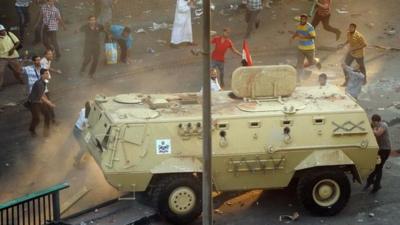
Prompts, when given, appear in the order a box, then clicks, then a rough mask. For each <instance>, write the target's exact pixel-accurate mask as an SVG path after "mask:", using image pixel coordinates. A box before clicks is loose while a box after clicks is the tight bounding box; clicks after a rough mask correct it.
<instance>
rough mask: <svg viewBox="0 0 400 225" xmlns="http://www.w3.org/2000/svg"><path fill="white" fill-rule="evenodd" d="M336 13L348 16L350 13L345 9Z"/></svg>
mask: <svg viewBox="0 0 400 225" xmlns="http://www.w3.org/2000/svg"><path fill="white" fill-rule="evenodd" d="M336 12H337V13H339V14H347V13H349V11H347V10H344V9H336Z"/></svg>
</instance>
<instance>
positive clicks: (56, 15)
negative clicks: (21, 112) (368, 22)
mask: <svg viewBox="0 0 400 225" xmlns="http://www.w3.org/2000/svg"><path fill="white" fill-rule="evenodd" d="M93 1H94V15H90V16H88V17H87V22H86V23H85V24H84V25H82V26H81V27H80V28H78V29H76V30H75V32H76V33H83V34H84V43H83V60H82V64H81V68H80V73H81V75H82V76H83V75H84V74H85V71H86V68H87V67H88V66H89V65H90V66H89V67H90V68H89V72H88V75H89V77H91V78H93V77H94V76H95V73H96V70H97V66H98V64H99V61H100V56H101V55H102V54H101V52H102V45H104V44H105V43H109V42H114V43H116V44H117V45H118V46H119V51H120V54H119V55H120V58H119V60H118V61H119V62H121V63H126V64H129V63H130V60H129V54H128V53H129V51H128V50H129V49H131V48H132V46H133V38H132V34H131V33H132V31H131V29H130V28H129V27H128V26H124V25H120V24H113V21H112V13H113V10H112V9H113V5H114V4H116V3H117V2H118V0H93ZM242 3H243V7H244V8H245V10H246V13H245V21H246V23H247V28H246V30H245V32H244V33H245V34H244V37H243V39H244V45H245V44H246V45H247V42H246V40H248V39H249V38H251V37H252V35H253V34H254V33H255V32H256V30H257V29H259V28H260V22H261V20H260V13H261V12H262V10H263V8H265V7H270V5H269V4H270V2H269V1H267V0H266V1H263V0H242ZM32 4H38V5H39V6H40V7H39V15H38V16H37V20H36V21H35V22H32V23H31V21H32V20H31V15H30V9H29V8H30V6H31V5H32ZM57 4H58V1H57V0H15V9H16V14H17V16H18V25H19V33H18V34H14V33H13V32H11V31H7V29H6V27H4V26H3V25H0V71H1V73H0V90H1V88H2V86H3V80H4V70H5V68H6V67H8V68H10V69H11V71H12V73H13V75H14V77H15V78H16V79H17V80H18V82H19V83H21V84H25V83H26V86H27V91H28V93H29V95H28V97H27V101H26V103H25V104H24V105H25V106H26V107H28V108H29V109H30V111H31V114H32V121H31V124H30V127H29V131H30V132H31V134H32V136H36V127H37V125H38V124H39V121H40V115H42V116H43V118H44V135H45V136H47V135H49V128H50V126H51V124H57V120H56V116H55V111H54V108H55V107H56V105H55V104H54V103H53V102H52V101H51V97H50V96H51V95H50V93H51V92H50V90H49V82H50V80H51V78H52V75H54V74H62V71H61V70H59V69H55V68H53V67H52V65H51V64H52V61H54V60H55V61H58V60H60V59H61V58H62V54H61V51H60V47H59V43H58V36H59V35H58V33H59V31H60V29H63V30H66V29H67V27H66V25H65V23H64V20H63V16H62V12H61V11H60V9H59V7H58V5H57ZM194 4H195V2H194V1H193V0H176V9H175V17H174V22H173V28H172V32H171V41H170V43H171V46H172V47H174V48H175V47H177V46H179V45H181V44H182V43H187V44H188V45H195V43H194V41H193V31H192V21H191V10H192V9H193V8H194ZM331 5H332V1H331V0H317V1H315V9H313V12H314V13H313V15H312V20H311V23H310V22H309V19H310V15H308V14H302V15H300V16H299V17H298V21H299V22H298V24H297V26H296V29H295V31H293V32H291V34H292V36H291V38H290V40H291V41H297V63H296V65H295V67H296V69H297V74H298V81H299V82H300V81H301V79H302V77H303V76H304V69H305V68H306V67H310V66H316V67H317V68H318V69H319V70H321V69H322V65H321V62H320V60H319V59H318V58H316V56H315V55H316V46H315V40H316V39H317V35H316V31H315V27H316V26H318V25H319V23H322V25H323V28H324V29H325V30H326V31H328V32H331V33H333V34H335V38H336V41H339V40H340V37H341V35H342V32H341V31H340V30H339V29H338V28H335V27H333V26H332V25H331V21H330V20H331ZM29 25H32V28H33V30H34V40H33V43H34V44H37V43H38V42H41V43H42V45H43V54H42V55H39V54H35V55H33V56H32V57H31V61H32V62H31V64H30V65H27V66H22V65H21V62H20V61H19V58H20V54H19V52H18V51H19V50H20V49H21V48H22V47H24V48H26V47H25V46H27V44H26V33H27V32H26V30H27V28H28V26H29ZM230 33H231V29H230V28H228V27H226V28H224V29H223V31H222V32H221V34H220V35H214V36H213V37H212V38H211V44H212V45H214V49H213V51H212V53H211V65H210V66H211V70H210V78H211V79H210V82H211V89H212V91H220V90H222V89H223V88H224V87H225V79H224V64H225V55H226V53H227V52H228V50H229V49H230V50H231V52H232V53H233V54H235V55H237V56H238V57H239V58H240V60H241V62H242V65H244V66H250V65H251V64H252V62H250V60H249V59H248V54H247V56H246V57H244V56H243V55H244V53H243V52H241V51H239V50H238V49H237V48H236V47H235V46H234V44H233V41H232V40H231V37H230ZM346 45H348V46H349V47H348V48H349V51H348V52H347V54H346V56H345V60H344V62H343V63H342V69H343V74H344V83H343V85H342V86H344V87H345V89H346V92H347V93H349V94H350V95H351V96H352V97H354V98H355V99H357V98H358V95H359V94H360V92H361V88H362V85H365V84H366V83H367V79H366V78H367V77H366V75H367V71H366V67H365V62H364V49H365V47H366V46H367V43H366V40H365V38H364V36H363V35H362V34H361V33H360V32H359V31H358V30H357V25H356V24H354V23H350V24H349V27H348V30H347V37H346V41H345V42H344V43H342V44H339V45H338V46H337V47H338V48H343V47H345V46H346ZM247 53H248V52H247ZM353 61H356V63H357V65H358V67H356V68H354V67H352V66H351V65H352V63H353ZM327 78H328V76H327V75H326V74H325V73H321V74H320V75H319V77H318V80H319V83H320V85H322V86H324V85H326V84H327ZM372 120H373V121H378V118H377V117H376V116H375V117H373V118H372ZM378 122H381V121H380V118H379V121H378ZM375 126H377V127H379V129H380V130H381V129H386V131H385V132H386V133H387V127H385V126H384V125H381V123H376V124H375ZM382 127H383V128H382ZM374 133H375V134H376V135H377V136H379V135H378V134H380V133H382V132H381V131H379V132H378V131H377V132H375V130H374ZM384 143H387V141H384ZM381 148H382V149H383V150H387V149H386V148H387V146H386V145H385V146H383V147H382V146H381ZM381 157H382V158H385V155H382V156H381ZM377 170H378V171H377V172H376V173H375V174H376V180H380V176H381V175H380V172H379V168H378V169H377ZM380 170H381V169H380ZM368 182H369V183H368V184H369V185H370V184H373V183H374V185H375V186H374V190H378V189H379V182H376V181H373V178H371V179H370V180H369V181H368Z"/></svg>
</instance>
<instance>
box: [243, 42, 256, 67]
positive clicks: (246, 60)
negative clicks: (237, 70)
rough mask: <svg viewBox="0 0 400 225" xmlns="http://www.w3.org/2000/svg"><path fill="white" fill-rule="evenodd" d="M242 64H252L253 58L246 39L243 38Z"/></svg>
mask: <svg viewBox="0 0 400 225" xmlns="http://www.w3.org/2000/svg"><path fill="white" fill-rule="evenodd" d="M242 65H243V66H252V65H253V60H252V59H251V55H250V51H249V45H248V44H247V40H243V50H242Z"/></svg>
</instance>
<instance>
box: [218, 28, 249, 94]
mask: <svg viewBox="0 0 400 225" xmlns="http://www.w3.org/2000/svg"><path fill="white" fill-rule="evenodd" d="M230 32H231V30H230V29H229V28H224V32H223V34H222V36H219V35H217V36H215V37H213V39H212V40H211V43H212V44H214V45H215V48H214V51H213V52H212V55H211V68H217V69H218V70H219V74H220V79H219V80H220V83H221V86H222V87H224V62H225V53H226V51H227V50H228V49H231V51H232V52H234V53H235V54H236V55H238V56H240V57H242V54H241V53H240V52H239V51H238V50H237V49H236V48H235V46H233V43H232V40H231V39H230V38H229V34H230Z"/></svg>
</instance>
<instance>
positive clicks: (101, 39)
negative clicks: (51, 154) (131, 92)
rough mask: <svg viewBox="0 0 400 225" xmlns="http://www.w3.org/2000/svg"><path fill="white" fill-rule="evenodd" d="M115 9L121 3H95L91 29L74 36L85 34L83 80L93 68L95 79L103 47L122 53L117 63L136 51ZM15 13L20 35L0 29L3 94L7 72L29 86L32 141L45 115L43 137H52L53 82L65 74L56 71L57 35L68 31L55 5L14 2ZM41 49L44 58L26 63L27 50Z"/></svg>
mask: <svg viewBox="0 0 400 225" xmlns="http://www.w3.org/2000/svg"><path fill="white" fill-rule="evenodd" d="M116 3H117V0H94V8H95V10H94V11H95V15H91V16H88V20H87V23H86V24H84V25H82V26H81V27H80V28H79V29H77V30H76V33H78V32H82V33H83V34H84V40H85V41H84V43H83V46H84V47H83V60H82V65H81V70H80V71H81V75H84V73H85V70H86V67H87V66H88V65H89V64H91V65H90V69H89V72H88V75H89V77H91V78H93V77H94V75H95V72H96V69H97V66H98V63H99V58H100V56H101V45H102V43H108V42H113V43H116V44H117V45H118V46H119V49H120V52H121V53H120V59H119V60H118V61H119V62H121V63H127V64H128V63H129V62H130V61H129V54H128V49H130V48H132V43H133V38H132V35H131V30H130V28H129V27H126V26H123V25H119V24H113V23H112V6H113V4H116ZM34 4H36V5H37V6H38V7H39V10H38V15H37V16H36V17H37V19H36V21H33V20H32V19H31V12H32V10H31V9H30V7H31V6H32V5H34ZM15 9H16V14H17V18H18V30H19V33H18V34H17V33H13V32H11V31H9V29H7V28H6V27H5V26H4V25H1V24H0V90H2V89H3V83H4V82H3V81H4V74H5V69H6V68H9V69H11V71H12V73H13V75H14V77H15V78H16V79H17V80H18V82H19V83H21V84H26V90H27V93H28V97H27V101H26V102H25V103H24V105H25V106H26V107H27V108H29V110H30V111H31V114H32V120H31V124H30V127H29V131H30V132H31V134H32V136H36V135H37V134H36V127H37V125H38V124H39V123H40V118H41V116H40V115H42V117H43V118H44V132H43V134H44V136H48V135H49V129H50V125H51V124H58V123H57V120H56V117H55V112H54V108H55V104H53V103H52V102H51V101H50V91H49V89H50V86H49V82H50V80H51V79H52V75H54V74H62V71H61V70H59V69H55V68H53V67H52V65H51V63H52V61H59V60H60V59H61V56H62V54H61V50H60V46H59V43H58V32H59V30H60V28H62V29H63V30H66V29H67V27H66V25H65V23H64V20H63V18H62V13H61V11H60V9H59V3H58V1H57V0H15ZM96 16H99V19H100V21H101V23H99V22H98V21H97V17H96ZM29 26H31V27H29ZM28 28H31V30H33V31H34V32H33V33H34V37H33V43H32V44H31V45H30V44H29V43H28V40H27V38H26V36H27V32H26V30H27V29H28ZM39 43H41V44H42V46H43V48H42V51H43V52H44V53H43V54H35V53H33V55H32V56H31V62H30V63H26V62H22V61H21V60H20V58H21V55H20V52H21V51H20V50H21V49H22V48H23V49H24V50H26V51H27V50H30V49H29V47H28V46H32V45H36V44H39ZM27 52H32V51H27ZM24 57H26V56H24ZM24 64H27V65H24Z"/></svg>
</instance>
